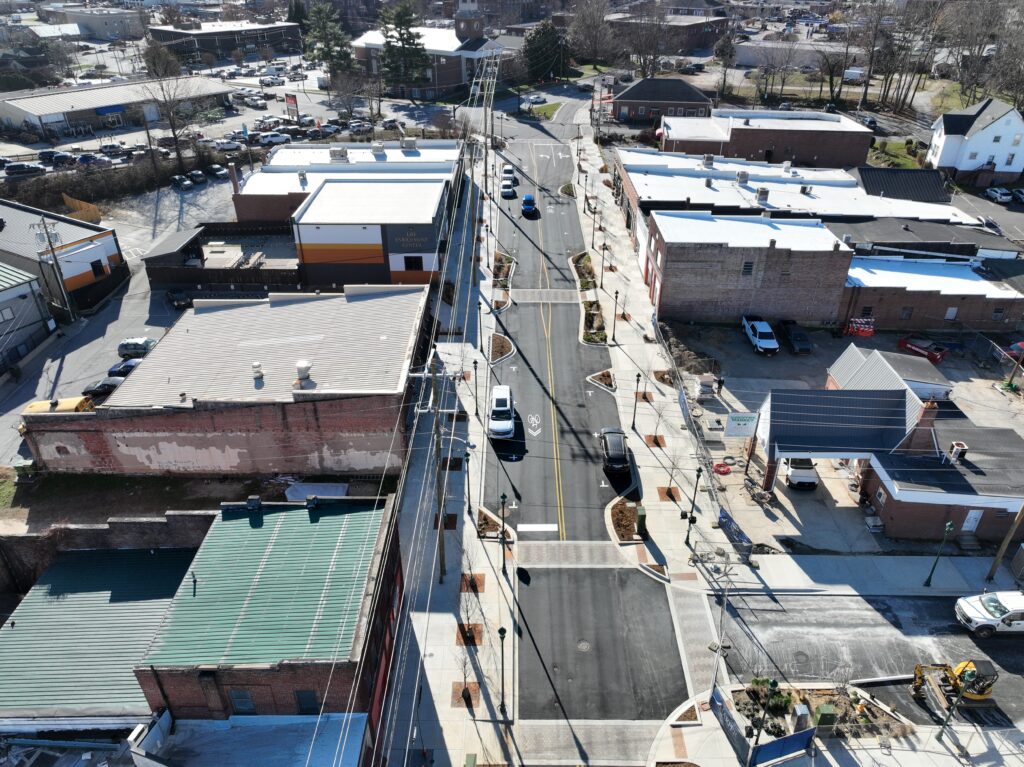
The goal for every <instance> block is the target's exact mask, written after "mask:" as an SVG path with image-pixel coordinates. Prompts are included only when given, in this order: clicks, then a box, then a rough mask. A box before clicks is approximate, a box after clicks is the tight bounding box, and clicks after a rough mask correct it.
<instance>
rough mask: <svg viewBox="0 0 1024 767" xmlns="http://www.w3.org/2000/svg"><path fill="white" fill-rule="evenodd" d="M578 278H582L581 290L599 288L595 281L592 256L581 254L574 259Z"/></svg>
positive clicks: (573, 263)
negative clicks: (591, 261)
mask: <svg viewBox="0 0 1024 767" xmlns="http://www.w3.org/2000/svg"><path fill="white" fill-rule="evenodd" d="M572 266H573V268H574V269H575V270H576V276H577V277H579V278H580V290H593V289H594V288H595V287H596V286H597V281H596V280H595V279H594V267H593V266H592V265H591V263H590V254H589V253H581V254H580V255H578V256H575V257H574V258H573V259H572Z"/></svg>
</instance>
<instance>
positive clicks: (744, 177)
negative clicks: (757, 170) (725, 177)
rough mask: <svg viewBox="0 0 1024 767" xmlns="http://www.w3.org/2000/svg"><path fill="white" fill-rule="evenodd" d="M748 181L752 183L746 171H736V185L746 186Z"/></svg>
mask: <svg viewBox="0 0 1024 767" xmlns="http://www.w3.org/2000/svg"><path fill="white" fill-rule="evenodd" d="M748 181H750V174H749V173H747V171H745V170H738V171H736V183H737V184H746V183H747V182H748Z"/></svg>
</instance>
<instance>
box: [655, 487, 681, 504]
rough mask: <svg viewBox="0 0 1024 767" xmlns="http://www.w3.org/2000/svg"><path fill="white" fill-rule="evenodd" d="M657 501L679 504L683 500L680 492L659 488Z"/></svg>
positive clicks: (669, 488) (673, 489) (668, 488)
mask: <svg viewBox="0 0 1024 767" xmlns="http://www.w3.org/2000/svg"><path fill="white" fill-rule="evenodd" d="M658 499H659V500H662V501H675V502H677V503H678V502H679V501H681V500H682V499H683V494H682V491H681V490H680V489H679V488H678V487H675V486H674V485H673V486H672V487H659V488H658Z"/></svg>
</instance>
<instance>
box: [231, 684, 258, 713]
mask: <svg viewBox="0 0 1024 767" xmlns="http://www.w3.org/2000/svg"><path fill="white" fill-rule="evenodd" d="M228 697H229V698H230V699H231V710H232V711H233V712H234V713H236V714H255V713H256V704H255V703H253V702H252V693H251V692H249V691H248V690H239V689H237V688H236V689H233V690H228Z"/></svg>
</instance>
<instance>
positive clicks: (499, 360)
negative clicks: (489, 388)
mask: <svg viewBox="0 0 1024 767" xmlns="http://www.w3.org/2000/svg"><path fill="white" fill-rule="evenodd" d="M495 336H500V337H501V338H504V339H505V340H506V341H508V342H509V344H511V345H512V351H510V352H508V353H507V354H502V355H501V356H500V357H498V358H497V359H496V360H492V359H490V356H491V355H490V349H488V350H487V351H488V354H487V358H488V359H487V364H488V365H489V366H490V367H494V366H495V365H500V364H501V363H502V362H504V361H505V360H507V359H509V358H510V357H514V356H515V354H516V345H515V344H513V343H512V339H511V338H509V337H508V336H505V335H502V334H501V333H491V342H492V343H493V341H494V337H495Z"/></svg>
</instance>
